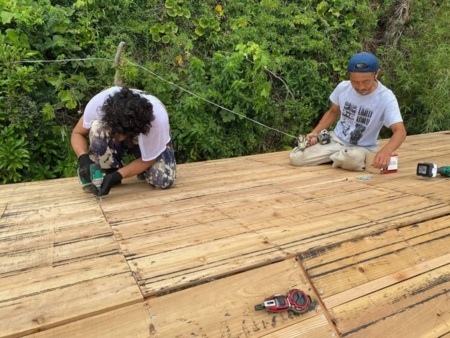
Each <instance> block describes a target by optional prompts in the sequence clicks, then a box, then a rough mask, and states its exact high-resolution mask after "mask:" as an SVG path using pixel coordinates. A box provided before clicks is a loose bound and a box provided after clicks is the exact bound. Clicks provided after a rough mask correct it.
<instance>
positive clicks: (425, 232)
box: [300, 217, 450, 298]
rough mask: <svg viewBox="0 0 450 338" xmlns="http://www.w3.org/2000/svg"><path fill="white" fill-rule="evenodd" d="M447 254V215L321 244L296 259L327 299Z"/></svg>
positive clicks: (449, 245) (449, 242) (449, 229)
mask: <svg viewBox="0 0 450 338" xmlns="http://www.w3.org/2000/svg"><path fill="white" fill-rule="evenodd" d="M449 253H450V217H446V218H441V219H437V220H433V221H429V222H424V223H420V224H417V225H414V226H409V227H403V228H401V229H399V230H390V231H386V232H383V233H380V234H376V235H372V236H368V237H361V238H356V239H353V240H351V241H348V242H343V243H338V244H335V245H331V246H328V247H322V248H319V249H317V250H315V251H310V252H306V253H302V254H301V255H300V258H301V260H302V263H303V264H304V266H305V269H306V271H307V273H308V275H309V276H310V278H311V280H312V281H313V282H314V285H315V286H316V287H317V289H319V290H321V292H322V294H323V295H324V297H325V298H328V297H331V296H333V295H336V294H340V293H343V292H346V291H347V290H353V289H354V288H357V287H359V286H363V285H366V284H367V283H370V282H372V281H374V280H380V279H381V278H382V277H385V276H392V275H393V274H395V273H398V272H399V271H405V270H408V269H410V268H413V267H419V266H421V264H426V263H427V262H428V261H430V260H433V259H437V260H438V261H442V260H443V262H444V263H445V258H442V257H447V256H446V255H447V254H449ZM430 264H431V263H430ZM367 290H368V292H370V289H369V288H368V289H367Z"/></svg>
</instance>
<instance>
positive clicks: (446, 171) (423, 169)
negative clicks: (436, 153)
mask: <svg viewBox="0 0 450 338" xmlns="http://www.w3.org/2000/svg"><path fill="white" fill-rule="evenodd" d="M437 174H440V175H442V176H445V177H450V166H444V167H438V166H437V164H435V163H418V164H417V175H418V176H423V177H436V176H437Z"/></svg>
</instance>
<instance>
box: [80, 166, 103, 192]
mask: <svg viewBox="0 0 450 338" xmlns="http://www.w3.org/2000/svg"><path fill="white" fill-rule="evenodd" d="M89 177H90V179H91V181H90V182H89V181H88V180H87V179H86V177H85V176H84V175H82V174H80V169H78V179H79V180H80V183H81V184H82V185H83V190H84V191H87V192H95V191H94V190H97V192H98V191H100V187H101V186H102V183H103V172H102V168H101V166H100V164H99V163H91V164H90V165H89Z"/></svg>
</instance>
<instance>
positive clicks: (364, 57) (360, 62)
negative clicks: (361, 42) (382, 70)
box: [347, 52, 379, 73]
mask: <svg viewBox="0 0 450 338" xmlns="http://www.w3.org/2000/svg"><path fill="white" fill-rule="evenodd" d="M378 68H379V64H378V59H377V57H376V56H375V55H373V54H371V53H367V52H362V53H358V54H355V55H353V56H352V58H351V59H350V61H349V62H348V66H347V72H357V73H375V72H376V71H377V70H378Z"/></svg>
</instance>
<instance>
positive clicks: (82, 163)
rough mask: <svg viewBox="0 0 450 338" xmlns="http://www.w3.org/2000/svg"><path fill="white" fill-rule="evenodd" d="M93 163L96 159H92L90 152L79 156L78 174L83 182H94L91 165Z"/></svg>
mask: <svg viewBox="0 0 450 338" xmlns="http://www.w3.org/2000/svg"><path fill="white" fill-rule="evenodd" d="M93 163H94V161H92V160H91V158H90V157H89V155H88V154H83V155H81V156H80V157H78V176H79V179H80V181H81V183H82V184H86V183H90V182H92V181H91V173H90V170H89V167H90V165H91V164H93Z"/></svg>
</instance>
